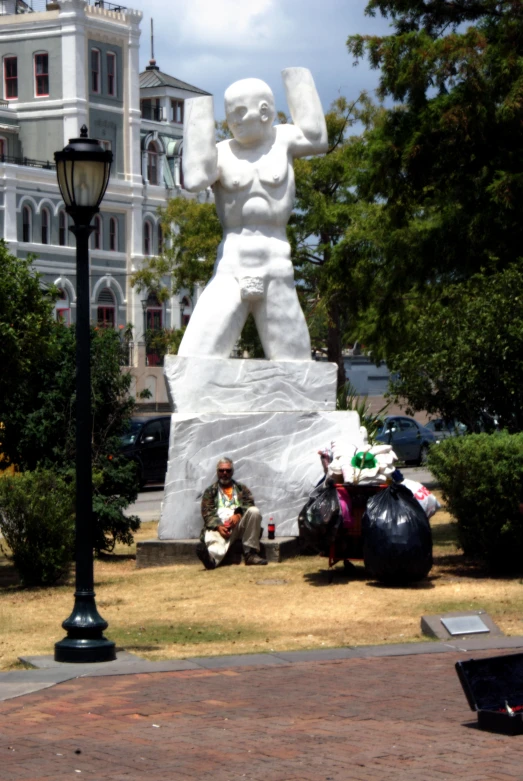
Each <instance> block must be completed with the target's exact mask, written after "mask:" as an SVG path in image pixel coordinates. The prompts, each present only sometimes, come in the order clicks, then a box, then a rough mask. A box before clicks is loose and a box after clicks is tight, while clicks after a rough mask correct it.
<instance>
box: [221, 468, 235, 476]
mask: <svg viewBox="0 0 523 781" xmlns="http://www.w3.org/2000/svg"><path fill="white" fill-rule="evenodd" d="M218 472H224V473H225V474H226V475H232V469H218Z"/></svg>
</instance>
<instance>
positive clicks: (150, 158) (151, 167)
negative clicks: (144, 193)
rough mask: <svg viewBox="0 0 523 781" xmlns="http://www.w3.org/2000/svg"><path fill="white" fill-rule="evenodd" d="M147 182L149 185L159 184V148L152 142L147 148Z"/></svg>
mask: <svg viewBox="0 0 523 781" xmlns="http://www.w3.org/2000/svg"><path fill="white" fill-rule="evenodd" d="M147 181H148V182H149V184H159V182H158V147H157V146H156V142H155V141H151V142H150V143H149V146H148V147H147Z"/></svg>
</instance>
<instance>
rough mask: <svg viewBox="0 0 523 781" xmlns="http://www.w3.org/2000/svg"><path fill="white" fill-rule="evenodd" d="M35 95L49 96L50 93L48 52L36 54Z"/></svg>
mask: <svg viewBox="0 0 523 781" xmlns="http://www.w3.org/2000/svg"><path fill="white" fill-rule="evenodd" d="M34 73H35V95H36V97H47V96H48V95H49V55H48V53H47V52H39V53H38V54H35V60H34Z"/></svg>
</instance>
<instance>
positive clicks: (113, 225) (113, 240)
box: [109, 217, 118, 252]
mask: <svg viewBox="0 0 523 781" xmlns="http://www.w3.org/2000/svg"><path fill="white" fill-rule="evenodd" d="M109 249H110V250H111V252H116V251H117V249H118V225H117V222H116V219H115V218H114V217H111V219H110V220H109Z"/></svg>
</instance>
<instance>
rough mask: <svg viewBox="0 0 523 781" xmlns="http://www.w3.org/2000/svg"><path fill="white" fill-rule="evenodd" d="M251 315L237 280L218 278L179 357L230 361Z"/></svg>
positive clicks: (202, 299)
mask: <svg viewBox="0 0 523 781" xmlns="http://www.w3.org/2000/svg"><path fill="white" fill-rule="evenodd" d="M248 314H249V307H248V303H247V302H246V301H242V298H241V295H240V287H239V285H238V282H237V280H236V279H235V278H234V277H233V276H232V275H229V274H216V276H214V277H213V278H212V279H211V281H210V282H209V284H208V285H207V287H206V288H205V290H204V291H203V293H202V294H201V296H200V298H199V299H198V303H197V304H196V307H195V309H194V312H193V314H192V316H191V319H190V320H189V325H188V326H187V328H186V331H185V334H184V336H183V339H182V342H181V344H180V349H179V350H178V355H184V356H186V357H188V356H191V355H198V356H205V357H207V358H228V357H229V355H230V354H231V350H232V349H233V347H234V345H235V344H236V342H237V341H238V339H239V337H240V334H241V332H242V329H243V326H244V325H245V321H246V319H247V315H248Z"/></svg>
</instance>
